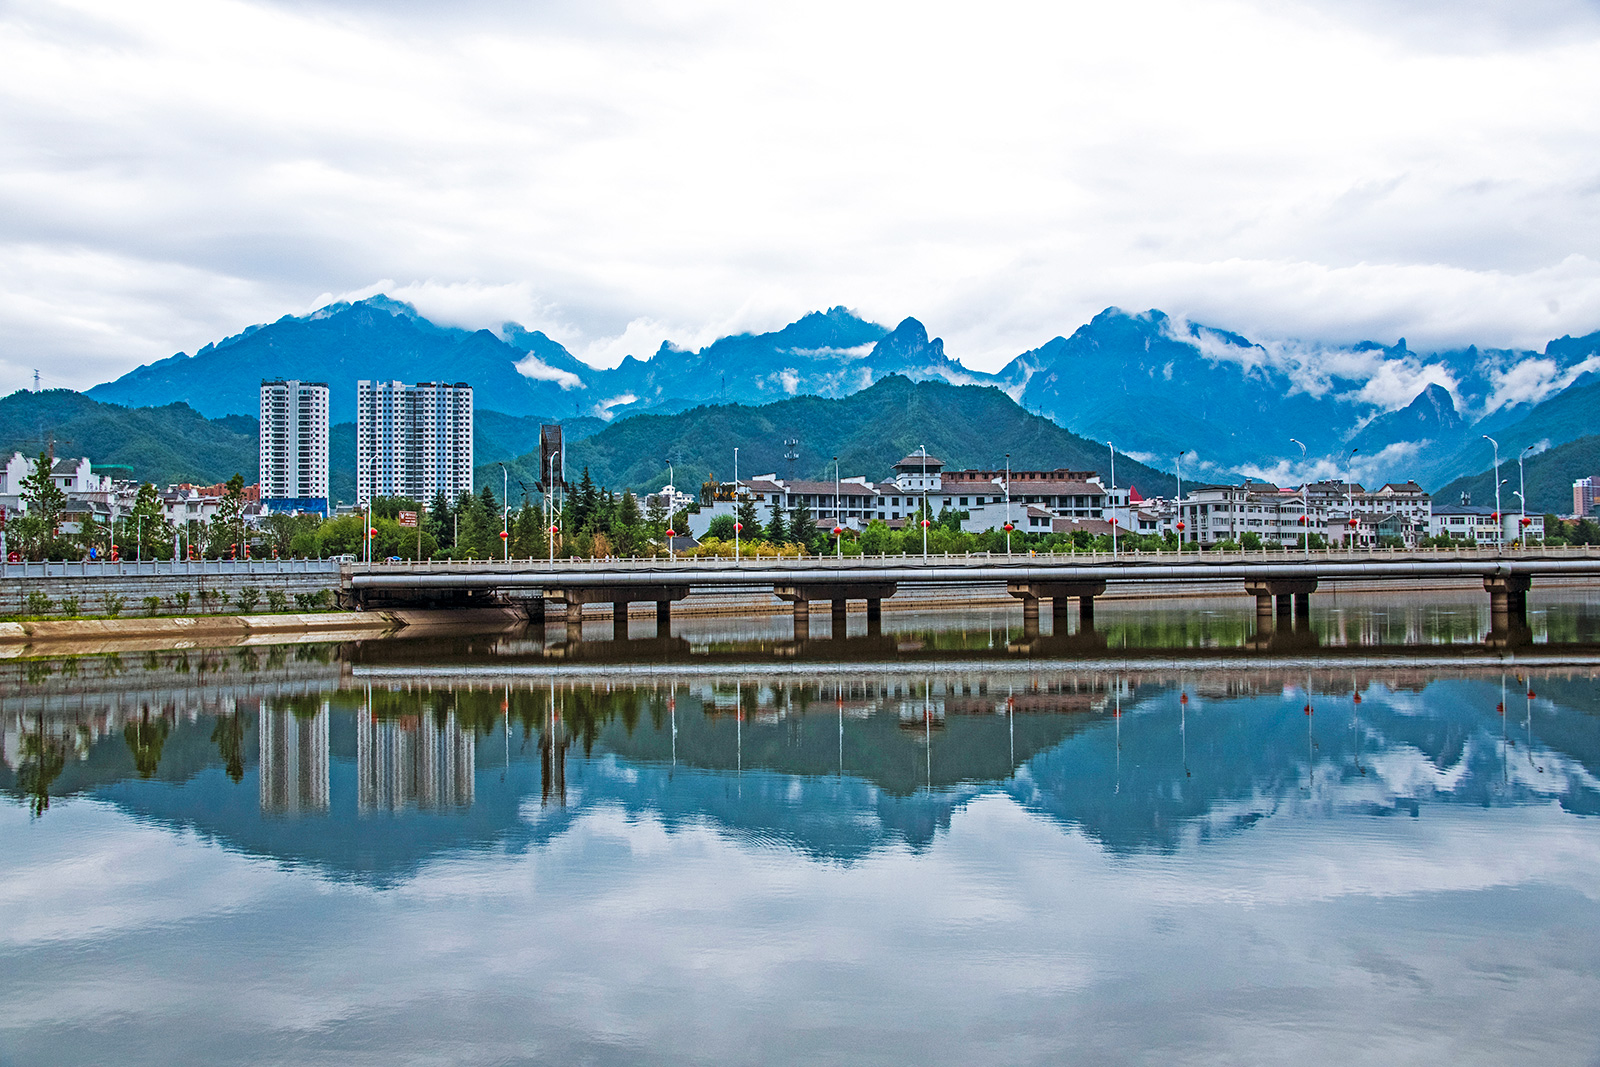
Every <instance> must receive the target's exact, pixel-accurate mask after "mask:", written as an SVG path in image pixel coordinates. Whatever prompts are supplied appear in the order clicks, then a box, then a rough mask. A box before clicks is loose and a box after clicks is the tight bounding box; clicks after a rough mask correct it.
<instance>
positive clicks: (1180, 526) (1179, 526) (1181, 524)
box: [1178, 522, 1184, 530]
mask: <svg viewBox="0 0 1600 1067" xmlns="http://www.w3.org/2000/svg"><path fill="white" fill-rule="evenodd" d="M1183 528H1184V527H1183V523H1181V522H1180V523H1178V529H1179V530H1182V529H1183Z"/></svg>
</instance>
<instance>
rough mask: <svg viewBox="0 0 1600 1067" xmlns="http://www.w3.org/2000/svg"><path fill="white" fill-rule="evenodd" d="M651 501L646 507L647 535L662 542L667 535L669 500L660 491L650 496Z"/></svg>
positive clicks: (645, 530)
mask: <svg viewBox="0 0 1600 1067" xmlns="http://www.w3.org/2000/svg"><path fill="white" fill-rule="evenodd" d="M649 499H650V503H648V504H647V505H645V509H644V532H645V536H646V537H648V538H650V540H652V541H657V542H660V541H662V540H664V539H665V538H666V536H667V501H666V497H665V496H663V495H662V494H660V493H654V494H652V495H651V496H650V498H649Z"/></svg>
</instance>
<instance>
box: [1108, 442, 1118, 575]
mask: <svg viewBox="0 0 1600 1067" xmlns="http://www.w3.org/2000/svg"><path fill="white" fill-rule="evenodd" d="M1106 447H1107V448H1109V449H1110V450H1111V558H1112V559H1116V558H1117V446H1116V444H1114V443H1113V442H1110V441H1107V442H1106Z"/></svg>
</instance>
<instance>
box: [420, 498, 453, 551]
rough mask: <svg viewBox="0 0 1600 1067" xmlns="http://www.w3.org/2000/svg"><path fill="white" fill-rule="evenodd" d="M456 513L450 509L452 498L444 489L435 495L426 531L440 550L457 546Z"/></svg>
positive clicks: (429, 509)
mask: <svg viewBox="0 0 1600 1067" xmlns="http://www.w3.org/2000/svg"><path fill="white" fill-rule="evenodd" d="M454 520H455V513H454V512H453V511H452V510H451V508H450V498H449V497H448V496H446V495H445V492H444V490H443V489H441V490H439V491H438V492H436V493H434V494H433V503H432V504H429V505H428V518H427V526H425V527H424V529H426V530H427V532H428V533H431V534H433V538H434V540H435V541H437V542H438V544H439V547H440V548H445V549H448V548H452V547H454V545H455V521H454Z"/></svg>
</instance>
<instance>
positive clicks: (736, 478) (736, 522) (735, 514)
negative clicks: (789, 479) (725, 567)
mask: <svg viewBox="0 0 1600 1067" xmlns="http://www.w3.org/2000/svg"><path fill="white" fill-rule="evenodd" d="M834 495H835V496H837V495H838V490H837V489H835V491H834ZM835 506H837V505H835ZM742 529H744V523H742V522H740V521H739V446H738V445H735V446H734V447H733V561H734V562H735V563H737V562H739V531H740V530H742Z"/></svg>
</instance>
